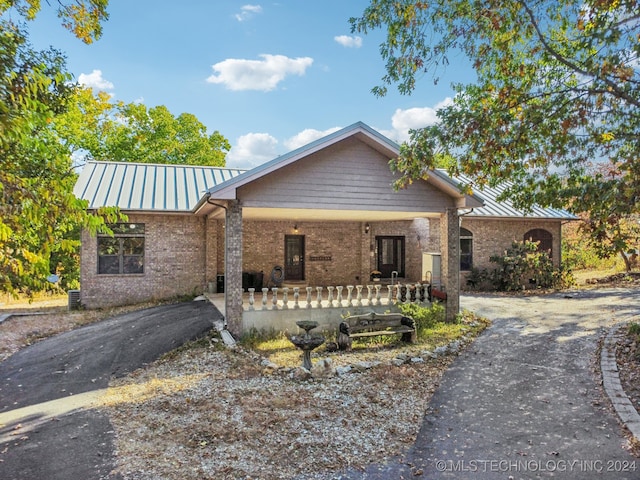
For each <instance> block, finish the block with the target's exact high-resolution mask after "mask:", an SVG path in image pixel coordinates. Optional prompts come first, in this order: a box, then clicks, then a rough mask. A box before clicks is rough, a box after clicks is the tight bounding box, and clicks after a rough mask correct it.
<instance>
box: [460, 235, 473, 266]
mask: <svg viewBox="0 0 640 480" xmlns="http://www.w3.org/2000/svg"><path fill="white" fill-rule="evenodd" d="M472 267H473V233H471V232H470V231H469V230H467V229H466V228H460V270H462V271H469V270H471V268H472Z"/></svg>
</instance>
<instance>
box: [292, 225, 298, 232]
mask: <svg viewBox="0 0 640 480" xmlns="http://www.w3.org/2000/svg"><path fill="white" fill-rule="evenodd" d="M293 231H294V232H297V231H298V224H297V223H294V224H293Z"/></svg>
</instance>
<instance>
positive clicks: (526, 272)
mask: <svg viewBox="0 0 640 480" xmlns="http://www.w3.org/2000/svg"><path fill="white" fill-rule="evenodd" d="M490 260H491V261H492V262H494V263H496V264H497V268H496V269H495V270H494V271H493V272H492V275H493V285H494V287H495V288H496V289H497V290H500V291H514V290H527V289H536V288H563V287H566V286H568V285H571V284H573V283H574V280H573V276H572V275H571V273H570V272H569V271H562V270H559V269H556V268H555V267H554V266H553V262H552V260H551V258H550V257H549V255H548V254H547V253H546V252H540V251H538V243H537V242H530V241H528V240H525V241H523V242H513V243H512V244H511V247H510V248H509V249H507V251H506V252H505V253H504V255H494V256H493V257H491V258H490Z"/></svg>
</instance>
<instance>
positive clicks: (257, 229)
mask: <svg viewBox="0 0 640 480" xmlns="http://www.w3.org/2000/svg"><path fill="white" fill-rule="evenodd" d="M369 224H370V229H369V232H368V233H366V232H365V222H294V221H281V222H267V221H251V220H246V221H245V223H244V229H243V239H244V244H243V253H242V256H243V259H244V262H243V269H244V270H245V271H257V272H259V271H262V272H264V275H265V283H266V281H267V279H268V278H269V276H270V274H271V271H272V269H273V267H274V266H276V265H279V266H284V238H285V235H304V237H305V281H306V282H307V283H308V284H309V285H313V286H326V285H357V284H366V283H367V282H369V275H370V273H371V271H372V270H375V268H376V252H375V249H376V236H404V237H405V266H406V277H405V278H406V280H407V281H412V282H416V281H420V280H421V279H422V273H421V270H422V268H421V266H422V252H423V251H429V252H433V251H439V250H438V249H439V238H438V235H439V233H438V232H439V230H438V228H439V226H438V221H437V220H429V219H416V220H409V221H397V222H369ZM294 225H295V226H297V227H298V229H297V231H295V230H294ZM313 257H316V258H320V259H316V260H312V258H313ZM328 257H330V258H331V259H330V260H329V259H328ZM265 286H266V285H265Z"/></svg>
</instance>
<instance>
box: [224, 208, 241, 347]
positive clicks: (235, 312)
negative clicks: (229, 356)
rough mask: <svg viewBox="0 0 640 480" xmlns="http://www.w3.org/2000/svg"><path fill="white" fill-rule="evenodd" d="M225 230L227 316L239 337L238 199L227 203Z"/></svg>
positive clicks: (239, 253) (233, 330) (225, 296)
mask: <svg viewBox="0 0 640 480" xmlns="http://www.w3.org/2000/svg"><path fill="white" fill-rule="evenodd" d="M225 230H226V232H225V243H226V248H225V257H224V264H225V268H224V270H225V271H224V275H225V277H224V283H225V288H224V292H225V294H224V304H225V317H226V320H227V329H228V330H229V332H231V334H232V335H233V336H234V337H236V338H238V337H239V336H240V335H241V334H242V207H241V206H240V204H239V202H238V201H237V200H233V201H230V202H229V203H228V205H227V212H226V229H225Z"/></svg>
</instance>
